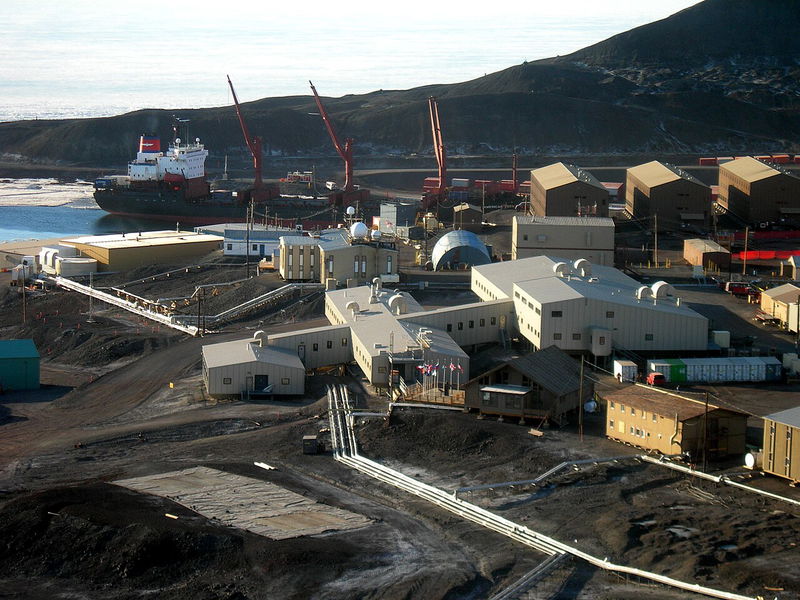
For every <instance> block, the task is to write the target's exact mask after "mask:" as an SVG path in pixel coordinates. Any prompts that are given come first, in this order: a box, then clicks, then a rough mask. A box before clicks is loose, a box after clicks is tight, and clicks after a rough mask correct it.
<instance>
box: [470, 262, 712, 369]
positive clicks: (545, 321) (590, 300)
mask: <svg viewBox="0 0 800 600" xmlns="http://www.w3.org/2000/svg"><path fill="white" fill-rule="evenodd" d="M472 291H473V292H475V293H476V294H477V295H478V296H479V297H480V298H481V299H482V300H484V301H490V300H502V299H512V300H513V303H514V314H515V317H516V326H517V328H518V330H519V332H520V334H522V335H523V336H524V337H525V338H526V339H527V340H528V341H529V342H530V343H531V345H532V346H533V347H534V348H535V349H540V348H546V347H548V346H550V345H555V346H557V347H559V348H561V349H562V350H565V351H567V352H583V351H589V352H591V353H592V354H594V355H595V356H607V355H609V354H610V353H611V349H612V347H613V346H617V347H621V348H626V349H628V350H639V351H645V352H652V351H664V350H686V351H690V350H705V349H706V348H707V347H708V320H707V319H706V318H705V317H703V316H701V315H700V314H698V313H696V312H695V311H694V310H692V309H691V308H689V307H688V306H685V305H683V304H682V303H681V300H680V298H678V297H677V296H676V295H675V291H674V289H673V288H672V286H670V285H669V284H667V283H665V282H663V281H659V282H656V283H654V284H653V285H652V286H646V285H642V284H641V283H639V282H638V281H636V280H634V279H632V278H630V277H628V276H627V275H625V274H623V273H622V272H621V271H618V270H617V269H614V268H613V267H604V266H598V265H592V264H591V263H589V262H588V261H586V260H583V259H579V260H577V261H575V262H574V263H571V262H568V261H564V260H561V259H559V258H553V257H548V256H537V257H533V258H525V259H520V260H516V261H506V262H501V263H493V264H491V265H482V266H479V267H473V269H472Z"/></svg>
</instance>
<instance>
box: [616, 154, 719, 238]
mask: <svg viewBox="0 0 800 600" xmlns="http://www.w3.org/2000/svg"><path fill="white" fill-rule="evenodd" d="M625 208H626V210H627V211H628V212H629V213H630V214H632V215H633V216H634V217H636V218H637V219H643V218H647V217H653V216H655V215H658V220H659V227H660V226H661V223H663V224H664V225H665V226H674V225H675V224H677V223H683V222H693V223H696V224H699V225H705V224H706V223H708V219H709V216H710V214H711V188H709V187H708V186H707V185H706V184H704V183H703V182H701V181H700V180H698V179H696V178H695V177H692V176H691V175H689V174H688V173H686V172H685V171H683V170H681V169H679V168H677V167H674V166H672V165H667V164H664V163H661V162H658V161H657V160H654V161H651V162H649V163H645V164H643V165H638V166H636V167H631V168H630V169H628V173H627V176H626V179H625Z"/></svg>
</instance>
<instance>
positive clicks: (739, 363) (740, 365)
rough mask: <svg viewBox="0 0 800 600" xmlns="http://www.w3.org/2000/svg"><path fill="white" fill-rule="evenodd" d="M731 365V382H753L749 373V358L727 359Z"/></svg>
mask: <svg viewBox="0 0 800 600" xmlns="http://www.w3.org/2000/svg"><path fill="white" fill-rule="evenodd" d="M728 360H729V361H731V364H732V365H733V379H732V381H753V380H752V379H751V377H752V375H751V373H750V359H749V358H744V357H741V358H729V359H728Z"/></svg>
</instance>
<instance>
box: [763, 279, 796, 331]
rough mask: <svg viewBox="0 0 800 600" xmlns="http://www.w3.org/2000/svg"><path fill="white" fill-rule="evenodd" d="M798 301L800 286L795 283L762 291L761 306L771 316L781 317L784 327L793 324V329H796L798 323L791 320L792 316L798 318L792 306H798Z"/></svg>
mask: <svg viewBox="0 0 800 600" xmlns="http://www.w3.org/2000/svg"><path fill="white" fill-rule="evenodd" d="M798 302H800V287H798V286H796V285H794V284H793V283H784V284H783V285H779V286H777V287H774V288H770V289H768V290H764V291H763V292H761V300H760V303H761V306H760V308H761V310H762V311H764V312H765V313H766V314H768V315H769V316H770V317H775V318H776V319H779V320H780V322H781V325H783V326H784V327H789V326H790V325H791V326H793V327H792V330H794V331H796V330H797V327H796V326H795V325H796V324H795V323H790V321H791V317H792V316H793V317H795V319H796V318H797V311H796V310H791V308H792V305H794V306H795V307H796V306H797V303H798Z"/></svg>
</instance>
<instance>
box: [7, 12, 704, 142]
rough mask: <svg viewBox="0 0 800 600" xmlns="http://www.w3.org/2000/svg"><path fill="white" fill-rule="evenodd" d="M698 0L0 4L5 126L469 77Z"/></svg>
mask: <svg viewBox="0 0 800 600" xmlns="http://www.w3.org/2000/svg"><path fill="white" fill-rule="evenodd" d="M694 3H695V2H694V1H692V0H660V1H659V2H657V3H656V2H639V3H631V2H627V1H622V0H605V1H603V2H591V1H590V0H563V1H562V2H560V3H557V4H556V5H553V3H544V2H539V1H527V2H522V1H521V0H511V1H509V2H506V3H502V4H498V5H496V6H494V7H492V6H490V5H487V4H485V3H483V4H476V5H474V6H472V5H467V4H463V3H461V4H459V5H455V4H454V3H449V2H443V3H430V2H422V1H421V0H406V1H405V2H403V3H377V2H366V1H360V0H359V1H348V2H344V3H331V2H322V1H320V0H308V1H307V2H305V3H304V4H303V6H302V8H298V7H297V6H296V5H294V4H291V3H285V4H276V3H264V2H261V3H256V2H247V1H243V2H237V3H233V4H231V5H230V6H225V8H224V9H223V8H222V6H221V5H220V4H219V3H218V2H212V1H211V0H195V1H194V2H191V3H157V4H152V5H148V4H141V3H135V2H125V3H123V2H118V1H116V0H111V1H109V2H102V3H98V2H95V1H94V0H71V1H70V2H67V3H65V2H63V1H61V0H39V1H37V2H31V1H30V0H4V1H3V20H2V23H0V121H9V120H19V119H48V118H72V117H94V116H106V115H113V114H120V113H124V112H127V111H131V110H135V109H140V108H176V109H177V108H195V107H209V106H223V105H229V104H231V102H232V98H231V94H230V91H229V89H228V86H227V82H226V79H225V75H226V74H230V76H231V79H232V80H233V82H234V85H235V86H236V91H237V94H238V96H239V99H240V100H241V101H248V100H255V99H258V98H263V97H268V96H285V95H295V94H303V95H307V94H309V87H308V80H309V79H311V80H313V81H314V84H315V85H316V87H317V89H318V90H319V92H320V94H322V95H325V96H341V95H345V94H354V93H363V92H369V91H374V90H378V89H406V88H410V87H415V86H421V85H428V84H435V83H453V82H458V81H466V80H469V79H473V78H476V77H480V76H482V75H484V74H485V73H490V72H494V71H498V70H501V69H504V68H506V67H510V66H512V65H515V64H519V63H521V62H523V61H525V60H536V59H539V58H545V57H550V56H556V55H559V54H562V55H563V54H567V53H569V52H572V51H575V50H578V49H580V48H582V47H584V46H587V45H589V44H592V43H595V42H598V41H601V40H603V39H605V38H608V37H610V36H612V35H614V34H616V33H620V32H622V31H626V30H628V29H630V28H632V27H635V26H638V25H642V24H645V23H648V22H651V21H654V20H657V19H659V18H664V17H666V16H668V15H669V14H671V13H673V12H675V11H677V10H680V9H682V8H685V7H686V6H689V5H691V4H694ZM2 152H3V149H2V148H0V155H2Z"/></svg>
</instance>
